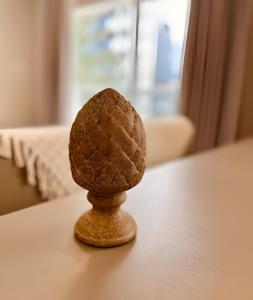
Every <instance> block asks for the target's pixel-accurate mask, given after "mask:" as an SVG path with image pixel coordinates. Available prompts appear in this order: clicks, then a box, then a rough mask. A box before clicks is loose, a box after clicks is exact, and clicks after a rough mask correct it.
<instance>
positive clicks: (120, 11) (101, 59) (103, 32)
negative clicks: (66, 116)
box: [72, 1, 135, 115]
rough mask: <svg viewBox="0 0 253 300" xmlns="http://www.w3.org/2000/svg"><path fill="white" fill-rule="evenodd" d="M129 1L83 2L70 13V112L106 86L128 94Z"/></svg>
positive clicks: (130, 52) (130, 57) (130, 64)
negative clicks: (71, 79) (83, 3)
mask: <svg viewBox="0 0 253 300" xmlns="http://www.w3.org/2000/svg"><path fill="white" fill-rule="evenodd" d="M133 24H134V9H133V6H132V4H131V2H130V1H129V2H127V3H124V2H120V3H119V2H107V1H105V2H103V3H95V4H89V5H84V6H83V7H81V8H78V9H76V10H75V12H74V15H73V32H74V34H73V37H74V41H73V46H74V47H73V53H74V83H73V87H74V91H73V101H72V102H73V103H72V113H73V115H75V113H76V111H77V110H78V109H80V107H81V106H82V105H83V104H84V102H85V101H86V100H87V99H89V98H90V97H91V96H93V95H94V94H95V93H97V92H98V91H99V90H102V89H104V88H106V87H112V88H115V89H117V90H118V91H119V92H121V93H122V94H123V95H125V96H128V95H129V92H130V90H131V89H132V87H131V84H132V82H131V78H132V72H133V54H134V47H133V45H134V39H133V37H134V30H135V28H134V27H133Z"/></svg>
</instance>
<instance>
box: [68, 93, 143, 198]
mask: <svg viewBox="0 0 253 300" xmlns="http://www.w3.org/2000/svg"><path fill="white" fill-rule="evenodd" d="M145 153H146V149H145V133H144V129H143V124H142V121H141V119H140V117H139V115H138V113H137V112H136V111H135V109H134V108H133V106H132V105H131V103H130V102H128V101H126V100H125V98H124V97H123V96H122V95H120V94H119V93H118V92H117V91H115V90H113V89H105V90H103V91H101V92H99V93H98V94H96V95H95V96H93V97H92V98H91V99H90V100H89V101H88V102H87V103H86V104H85V105H84V106H83V108H82V109H81V110H80V111H79V113H78V114H77V117H76V119H75V121H74V123H73V125H72V128H71V132H70V143H69V157H70V163H71V171H72V176H73V178H74V180H75V181H76V182H77V183H78V184H79V185H80V186H82V187H83V188H85V189H87V190H89V191H90V192H92V193H93V194H96V195H105V194H113V193H119V192H122V191H125V190H128V189H130V188H132V187H134V186H135V185H136V184H137V183H138V182H139V181H140V180H141V178H142V176H143V173H144V170H145Z"/></svg>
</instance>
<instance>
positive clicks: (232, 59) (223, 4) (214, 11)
mask: <svg viewBox="0 0 253 300" xmlns="http://www.w3.org/2000/svg"><path fill="white" fill-rule="evenodd" d="M252 12H253V1H251V0H244V1H241V0H205V1H202V0H192V2H191V13H190V19H189V28H188V36H187V41H186V50H185V57H184V67H183V77H182V112H183V113H184V114H185V115H186V116H188V117H189V118H190V119H191V120H192V121H193V123H194V124H195V126H196V129H197V134H196V139H195V144H194V149H193V150H194V151H200V150H205V149H209V148H212V147H215V146H217V145H219V144H222V143H225V142H231V141H233V140H235V139H236V136H237V126H238V120H239V113H240V103H241V95H242V88H243V79H244V74H245V63H246V53H247V44H248V38H249V30H250V25H251V22H252V17H253V14H252Z"/></svg>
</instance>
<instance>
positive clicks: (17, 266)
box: [0, 140, 253, 300]
mask: <svg viewBox="0 0 253 300" xmlns="http://www.w3.org/2000/svg"><path fill="white" fill-rule="evenodd" d="M84 198H85V197H84V195H83V194H77V195H74V196H71V197H68V198H65V199H61V200H56V201H51V202H47V203H45V204H42V205H39V206H35V207H32V208H28V209H24V210H22V211H18V212H15V213H12V214H9V215H5V216H2V217H0V243H1V246H0V299H2V300H9V299H18V300H19V299H21V300H30V299H33V300H39V299H43V300H44V299H52V300H58V299H65V300H66V299H71V300H72V299H73V300H78V299H87V300H90V299H106V300H107V299H108V300H114V299H115V300H121V299H126V300H130V299H131V300H132V299H133V300H135V299H138V300H139V299H140V300H142V299H150V300H154V299H156V300H164V299H166V300H167V299H169V300H198V299H201V300H206V299H212V300H240V299H242V300H248V299H249V300H252V299H253V140H247V141H244V142H240V143H238V144H236V145H231V146H227V147H224V148H221V149H219V150H216V151H210V152H207V153H205V154H202V155H197V156H193V157H190V158H187V159H183V160H181V161H177V162H175V163H171V164H168V165H164V166H162V167H159V168H156V169H153V170H151V171H149V172H147V173H146V175H145V178H144V179H143V181H142V183H141V184H140V185H139V186H137V187H136V188H135V189H133V190H132V191H129V193H128V201H127V202H126V205H125V208H126V209H127V210H128V211H129V212H130V213H131V214H132V215H133V216H134V218H135V220H136V222H137V224H138V235H137V238H136V240H135V241H134V242H132V243H130V244H128V245H125V246H122V247H119V248H113V249H96V248H91V247H88V246H83V245H81V244H79V243H78V242H77V241H76V240H75V239H74V237H73V225H74V223H75V221H76V220H77V218H78V217H79V215H80V214H81V213H82V212H83V211H84V210H85V209H86V208H87V207H88V206H89V205H88V203H87V202H86V200H85V199H84Z"/></svg>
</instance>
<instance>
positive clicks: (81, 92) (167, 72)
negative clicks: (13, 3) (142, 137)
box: [70, 0, 189, 118]
mask: <svg viewBox="0 0 253 300" xmlns="http://www.w3.org/2000/svg"><path fill="white" fill-rule="evenodd" d="M188 3H189V0H146V1H138V0H132V1H112V2H109V1H103V2H99V3H93V4H86V5H83V6H82V7H79V8H77V9H75V11H74V14H73V54H74V55H73V57H74V78H73V79H74V80H73V81H74V82H73V87H74V89H73V97H72V98H73V99H72V104H71V107H72V115H71V116H70V117H71V118H72V117H73V116H74V115H75V114H76V112H77V110H79V109H80V107H81V106H82V105H83V104H84V102H85V101H86V100H87V99H89V98H90V97H91V96H92V95H94V94H95V93H97V92H98V91H99V90H102V89H104V88H106V87H112V88H115V89H117V90H119V92H121V93H122V94H123V95H124V96H126V97H128V98H129V99H130V100H132V101H133V103H134V105H135V106H136V108H137V110H138V111H139V112H140V114H141V115H142V117H152V116H159V115H169V114H175V113H176V112H177V107H178V95H179V90H180V66H181V60H182V59H181V58H182V54H183V45H184V39H185V28H186V20H187V13H188ZM136 32H137V35H136Z"/></svg>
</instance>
